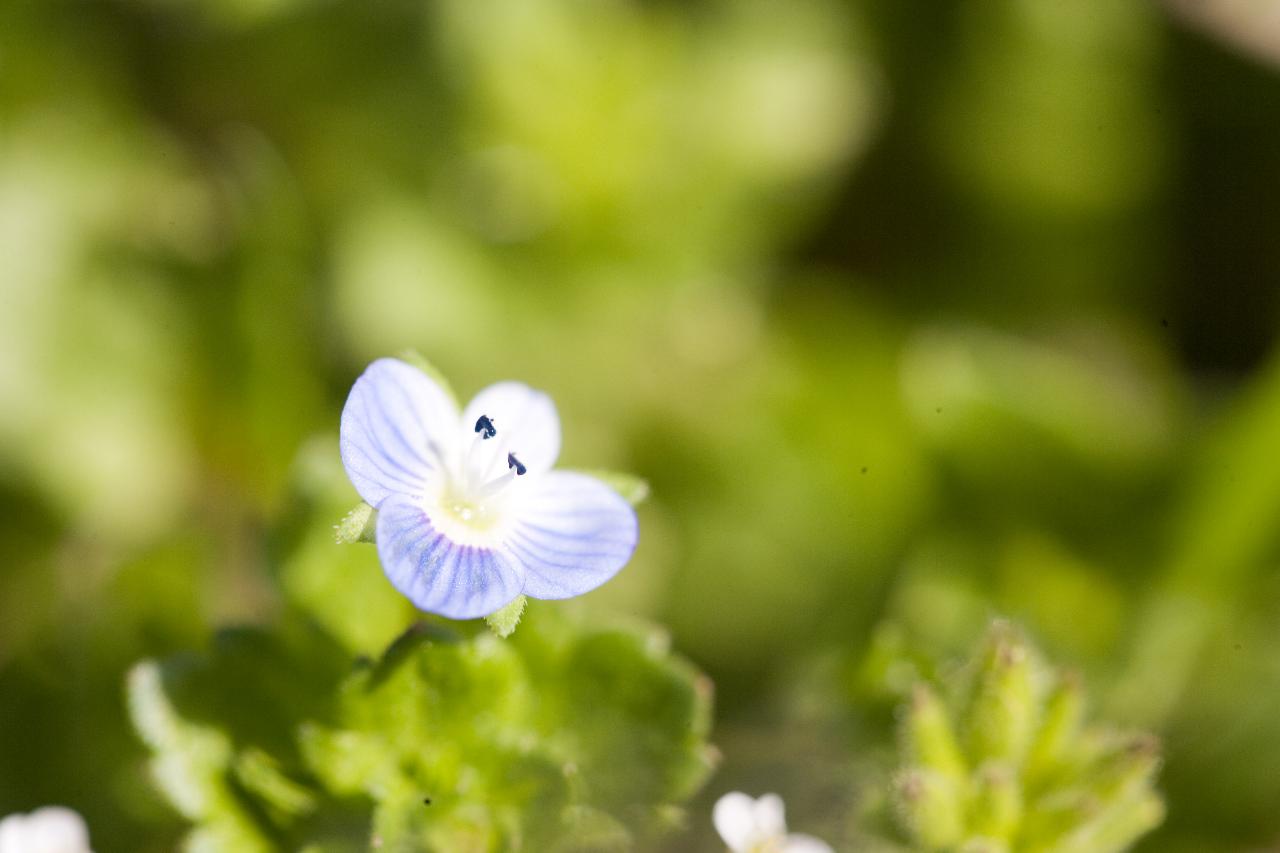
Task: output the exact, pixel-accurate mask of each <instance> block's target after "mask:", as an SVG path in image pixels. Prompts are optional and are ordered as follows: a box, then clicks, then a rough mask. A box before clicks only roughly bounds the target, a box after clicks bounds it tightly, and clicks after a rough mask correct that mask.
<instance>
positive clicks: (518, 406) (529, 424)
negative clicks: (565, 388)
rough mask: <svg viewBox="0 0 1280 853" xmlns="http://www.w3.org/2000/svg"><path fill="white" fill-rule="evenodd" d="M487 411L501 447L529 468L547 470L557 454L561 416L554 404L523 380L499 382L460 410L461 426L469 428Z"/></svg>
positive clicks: (553, 463)
mask: <svg viewBox="0 0 1280 853" xmlns="http://www.w3.org/2000/svg"><path fill="white" fill-rule="evenodd" d="M481 415H488V416H489V419H490V420H491V421H493V426H494V428H495V429H496V430H497V432H498V435H497V437H498V439H499V441H500V443H501V445H502V447H504V448H506V449H507V450H509V451H510V452H512V453H514V454H515V455H516V456H517V457H518V458H519V459H520V461H521V462H523V463H524V465H525V466H526V467H527V468H528V469H529V470H530V471H549V470H551V466H552V465H555V464H556V457H557V456H559V455H560V416H559V415H558V414H556V404H555V403H553V402H551V398H550V397H548V396H547V395H546V394H544V393H543V392H541V391H538V390H536V389H534V388H530V387H529V386H528V385H525V384H524V383H522V382H499V383H497V384H496V385H490V386H489V387H488V388H485V389H484V390H483V391H481V392H480V393H479V394H477V395H476V396H475V397H474V398H473V399H472V400H471V402H470V403H468V404H467V408H466V410H465V411H464V412H463V413H462V428H463V429H464V430H471V429H472V428H473V427H474V424H475V422H476V421H477V420H478V419H479V417H480V416H481Z"/></svg>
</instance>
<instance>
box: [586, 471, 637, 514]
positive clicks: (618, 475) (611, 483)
mask: <svg viewBox="0 0 1280 853" xmlns="http://www.w3.org/2000/svg"><path fill="white" fill-rule="evenodd" d="M577 473H579V474H586V475H587V476H589V477H595V478H596V479H597V480H600V481H601V482H602V483H604V484H605V485H606V486H608V487H609V488H611V489H613V490H614V491H615V492H617V493H618V494H620V495H622V497H623V498H625V499H626V501H627V503H629V504H631V505H632V506H637V505H639V504H641V503H643V502H644V501H645V499H646V498H648V497H649V483H648V481H647V480H643V479H641V478H640V477H637V476H636V475H634V474H625V473H622V472H620V471H602V470H598V469H588V470H579V471H578V472H577Z"/></svg>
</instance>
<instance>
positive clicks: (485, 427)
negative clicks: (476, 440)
mask: <svg viewBox="0 0 1280 853" xmlns="http://www.w3.org/2000/svg"><path fill="white" fill-rule="evenodd" d="M476 432H478V433H480V437H481V438H482V439H484V440H485V441H488V440H489V439H491V438H493V437H494V436H495V435H497V434H498V429H497V427H495V426H494V425H493V419H492V418H490V417H489V416H488V415H481V416H480V417H478V418H476Z"/></svg>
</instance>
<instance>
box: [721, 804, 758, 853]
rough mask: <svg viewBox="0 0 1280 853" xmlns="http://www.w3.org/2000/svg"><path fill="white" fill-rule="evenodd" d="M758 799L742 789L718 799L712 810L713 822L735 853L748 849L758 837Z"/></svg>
mask: <svg viewBox="0 0 1280 853" xmlns="http://www.w3.org/2000/svg"><path fill="white" fill-rule="evenodd" d="M755 806H756V801H755V800H753V799H751V798H750V797H749V796H747V795H746V794H743V793H741V792H740V791H733V792H732V793H729V794H725V795H724V796H723V797H721V798H720V799H719V800H716V805H715V808H714V809H713V810H712V812H711V822H712V823H714V824H715V827H716V832H718V833H720V838H721V839H723V841H724V843H725V844H726V845H728V847H729V849H730V850H732V851H734V853H739V851H746V850H747V848H748V846H749V845H750V844H752V843H753V842H754V841H755V838H756V834H757V833H756V816H755Z"/></svg>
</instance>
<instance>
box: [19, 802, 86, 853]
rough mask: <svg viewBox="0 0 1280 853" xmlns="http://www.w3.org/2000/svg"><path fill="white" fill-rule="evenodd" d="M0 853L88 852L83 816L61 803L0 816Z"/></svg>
mask: <svg viewBox="0 0 1280 853" xmlns="http://www.w3.org/2000/svg"><path fill="white" fill-rule="evenodd" d="M0 853H89V829H88V827H87V826H85V822H84V818H82V817H80V815H79V814H77V813H76V812H74V811H72V810H71V809H68V808H64V807H63V806H45V807H43V808H39V809H36V810H35V811H33V812H32V813H31V814H14V815H9V816H8V817H6V818H5V819H4V820H0Z"/></svg>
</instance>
